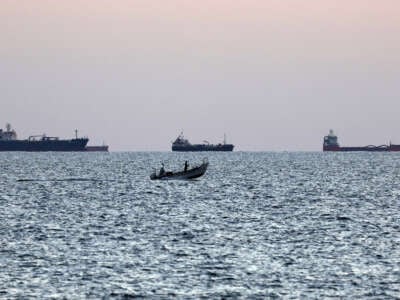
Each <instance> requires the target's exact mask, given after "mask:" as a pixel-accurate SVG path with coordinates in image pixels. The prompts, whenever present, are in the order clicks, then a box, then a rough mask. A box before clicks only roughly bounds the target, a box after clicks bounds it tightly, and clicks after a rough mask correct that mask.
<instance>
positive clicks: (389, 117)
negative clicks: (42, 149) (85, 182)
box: [0, 0, 400, 151]
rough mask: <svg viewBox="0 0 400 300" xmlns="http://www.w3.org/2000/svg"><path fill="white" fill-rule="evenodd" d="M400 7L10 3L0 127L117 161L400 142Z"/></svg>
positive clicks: (264, 0)
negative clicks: (178, 145) (196, 151)
mask: <svg viewBox="0 0 400 300" xmlns="http://www.w3.org/2000/svg"><path fill="white" fill-rule="evenodd" d="M399 16H400V1H398V0H381V1H375V0H346V1H341V0H324V1H321V0H303V1H300V0H286V1H282V0H246V1H244V0H235V1H227V0H203V1H188V0H186V1H183V0H168V1H165V0H160V1H153V0H143V1H141V0H137V1H134V0H119V1H115V0H96V1H93V0H68V1H66V0H58V1H54V0H47V1H45V0H35V1H32V0H18V1H15V0H2V1H1V2H0V126H1V127H4V126H5V124H6V123H11V124H12V126H13V127H14V129H15V130H16V131H17V133H18V137H19V138H27V137H28V136H29V135H35V134H42V133H46V134H47V135H49V136H59V137H62V138H70V137H73V136H74V130H75V129H78V130H79V134H80V135H84V136H88V137H89V138H90V142H89V144H92V145H96V144H102V143H103V142H105V143H106V144H108V145H109V146H110V150H111V151H169V150H170V147H171V141H173V140H174V139H175V138H176V137H177V136H178V134H179V133H180V132H181V131H183V132H184V134H185V136H186V137H187V138H188V139H189V140H190V141H191V142H192V143H197V142H202V141H203V140H207V141H209V142H211V143H218V142H221V141H222V140H223V136H224V134H226V136H227V141H228V142H231V143H233V144H235V150H238V151H320V150H321V149H322V139H323V136H324V135H325V134H327V133H328V131H329V129H334V130H335V132H336V133H337V134H338V136H339V142H340V143H341V145H347V146H356V145H369V144H378V145H380V144H384V143H388V142H389V141H391V142H392V143H399V144H400V130H399V129H400V125H399V120H400V114H399V112H400V21H399Z"/></svg>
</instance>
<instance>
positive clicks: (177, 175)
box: [150, 159, 208, 180]
mask: <svg viewBox="0 0 400 300" xmlns="http://www.w3.org/2000/svg"><path fill="white" fill-rule="evenodd" d="M207 167H208V160H207V159H204V160H203V163H202V164H201V165H199V166H195V167H193V168H191V169H188V168H187V167H186V163H185V170H183V171H178V172H165V171H164V165H163V166H162V167H161V170H160V172H159V173H158V174H157V172H156V170H154V172H153V173H152V174H151V175H150V179H151V180H188V179H195V178H198V177H201V176H203V175H204V173H205V172H206V171H207Z"/></svg>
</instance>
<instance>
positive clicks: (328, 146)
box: [322, 130, 400, 152]
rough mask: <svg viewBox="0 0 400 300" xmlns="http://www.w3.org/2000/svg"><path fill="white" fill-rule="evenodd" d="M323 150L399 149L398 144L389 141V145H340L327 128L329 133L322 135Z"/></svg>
mask: <svg viewBox="0 0 400 300" xmlns="http://www.w3.org/2000/svg"><path fill="white" fill-rule="evenodd" d="M322 149H323V151H339V152H350V151H370V152H385V151H400V145H395V144H392V143H389V145H379V146H375V145H368V146H356V147H342V146H340V145H339V143H338V137H337V136H336V135H335V134H334V132H333V130H329V134H328V135H326V136H324V144H323V148H322Z"/></svg>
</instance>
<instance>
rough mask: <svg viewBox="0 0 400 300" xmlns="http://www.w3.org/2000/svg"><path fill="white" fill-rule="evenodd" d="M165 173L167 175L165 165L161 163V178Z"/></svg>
mask: <svg viewBox="0 0 400 300" xmlns="http://www.w3.org/2000/svg"><path fill="white" fill-rule="evenodd" d="M164 173H165V169H164V164H163V163H161V168H160V176H161V175H164Z"/></svg>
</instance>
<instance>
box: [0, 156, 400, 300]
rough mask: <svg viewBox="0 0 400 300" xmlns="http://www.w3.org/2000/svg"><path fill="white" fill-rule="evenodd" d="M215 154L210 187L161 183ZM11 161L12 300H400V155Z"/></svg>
mask: <svg viewBox="0 0 400 300" xmlns="http://www.w3.org/2000/svg"><path fill="white" fill-rule="evenodd" d="M204 157H208V159H209V161H210V166H209V169H208V171H207V173H206V175H205V176H204V177H202V178H200V179H198V180H195V181H169V182H154V181H151V180H150V179H149V174H150V173H151V171H152V168H153V167H157V168H158V167H159V166H160V162H161V161H163V162H165V165H166V168H167V169H181V168H183V164H184V161H185V160H186V159H188V160H189V162H190V163H192V164H194V163H200V162H201V160H202V159H203V158H204ZM0 163H1V164H0V213H1V214H0V218H1V222H0V298H1V299H13V298H24V299H25V298H38V299H44V298H64V297H65V298H67V299H82V298H84V299H87V298H89V299H129V298H131V297H132V298H133V297H135V296H136V297H144V298H182V299H187V298H194V299H197V298H217V299H220V298H252V299H265V298H275V297H276V298H328V297H345V298H372V299H394V298H397V299H400V153H398V154H396V153H336V154H335V153H241V152H233V153H206V154H205V153H202V154H201V153H198V154H193V153H192V154H179V153H167V152H165V153H150V152H149V153H17V152H15V153H0Z"/></svg>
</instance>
